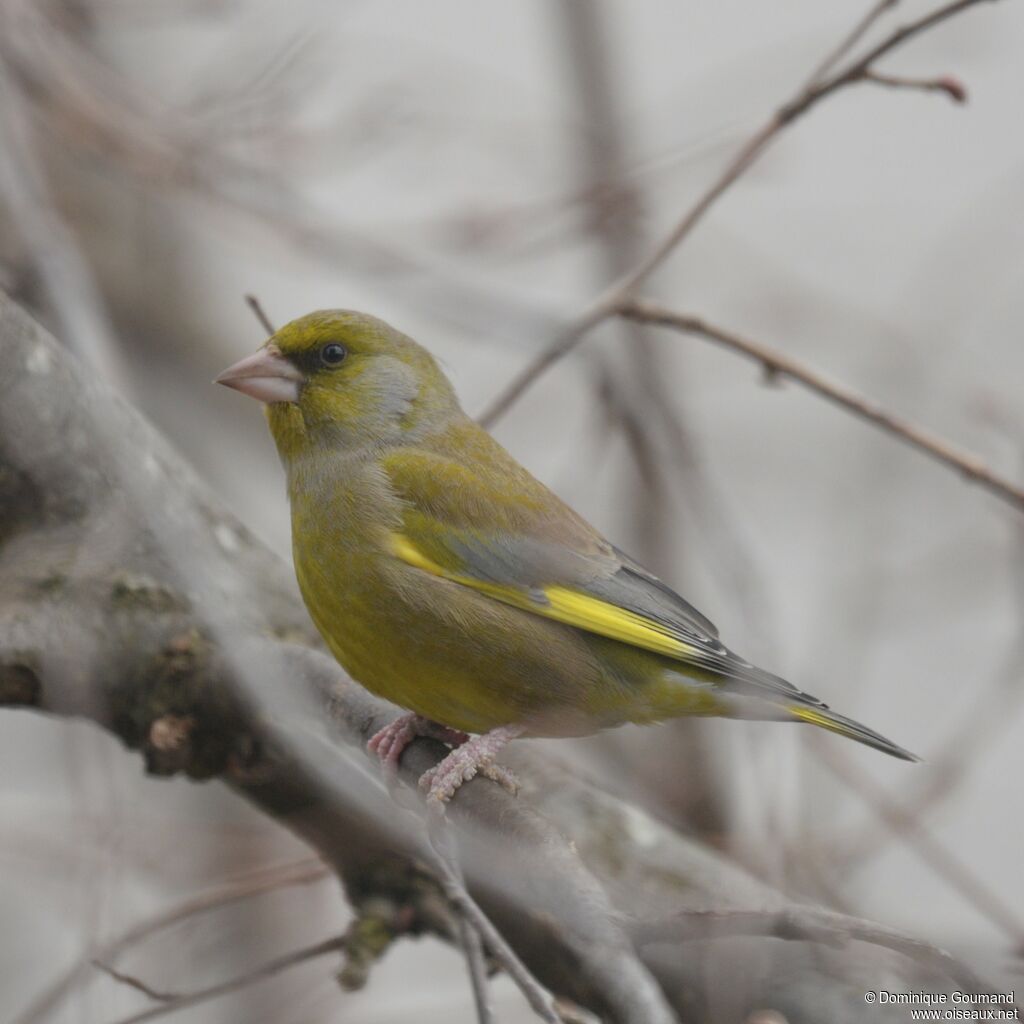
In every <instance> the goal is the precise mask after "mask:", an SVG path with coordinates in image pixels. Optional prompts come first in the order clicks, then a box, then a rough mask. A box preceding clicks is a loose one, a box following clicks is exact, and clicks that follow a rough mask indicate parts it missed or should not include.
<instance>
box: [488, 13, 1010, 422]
mask: <svg viewBox="0 0 1024 1024" xmlns="http://www.w3.org/2000/svg"><path fill="white" fill-rule="evenodd" d="M983 2H985V3H991V2H995V0H956V2H954V3H949V4H946V5H945V6H943V7H940V8H938V9H937V10H934V11H932V12H931V13H930V14H927V15H924V16H922V17H920V18H918V19H917V20H916V21H913V22H910V23H909V24H907V25H904V26H903V27H901V28H898V29H896V30H895V31H894V32H893V33H892V34H891V35H889V36H888V37H886V38H885V39H884V40H883V41H882V42H881V43H879V44H878V45H877V46H875V47H873V48H872V49H871V50H869V51H868V53H867V54H865V55H864V56H863V57H861V58H859V59H857V60H855V61H853V62H852V63H850V64H849V65H848V66H847V67H845V68H843V69H841V70H839V71H836V72H835V73H834V74H833V75H832V76H831V77H829V78H824V79H821V78H818V77H817V75H818V74H819V72H815V76H814V77H812V79H811V82H810V84H808V85H806V86H804V87H803V88H801V89H800V90H799V92H798V93H797V94H796V95H795V96H794V97H793V98H792V99H790V100H789V101H787V102H786V103H784V104H783V105H782V106H781V107H779V108H778V110H776V111H775V113H774V114H773V115H772V116H771V117H770V118H769V119H768V120H767V121H766V122H765V124H764V125H762V127H761V128H760V129H758V131H757V132H755V133H754V135H752V136H751V137H750V138H749V139H748V140H747V142H746V143H745V144H744V145H743V147H742V148H741V149H740V151H739V152H738V153H737V154H736V155H735V156H734V157H733V159H732V160H731V161H730V162H729V163H728V164H727V165H726V167H725V169H724V170H723V171H722V172H721V174H720V175H719V176H718V177H717V178H716V179H715V181H714V182H713V183H712V184H711V186H710V187H709V188H708V189H707V190H706V191H705V192H704V193H703V194H702V195H701V196H700V198H699V199H698V200H697V202H696V203H694V205H693V206H692V207H691V208H690V209H689V210H688V211H687V212H686V213H685V214H684V216H683V217H682V218H681V219H680V220H679V221H678V222H677V223H676V225H675V226H674V227H673V228H672V230H671V231H669V232H668V234H666V235H665V237H664V238H663V239H662V240H661V242H659V243H658V245H657V246H655V248H654V249H653V250H652V251H651V252H650V253H649V254H648V256H647V257H646V258H645V259H643V260H642V261H641V262H640V263H639V264H637V266H635V267H634V268H633V269H632V270H629V271H627V272H626V273H625V274H623V275H622V276H621V277H619V278H618V279H617V280H615V281H613V282H612V283H611V284H610V285H609V286H608V287H607V288H606V289H605V291H604V292H602V293H601V294H600V295H599V296H598V297H597V298H596V299H594V301H593V302H592V303H591V304H590V305H589V306H588V307H587V308H586V310H585V311H584V312H583V313H581V314H580V315H579V316H578V317H577V318H576V319H575V320H573V321H572V322H571V323H569V324H568V325H567V326H566V327H565V328H563V330H562V331H560V332H559V334H558V335H557V336H556V337H555V338H554V339H553V340H552V341H551V342H550V344H548V345H547V346H546V347H545V348H544V349H543V350H542V351H541V352H540V354H539V355H537V356H536V357H535V358H534V359H533V360H531V362H530V363H529V364H528V365H527V366H526V367H525V368H524V369H523V370H522V371H521V372H520V373H519V374H518V375H517V376H516V377H514V378H513V379H512V381H511V382H510V383H509V384H508V385H507V386H506V387H505V389H504V390H503V391H502V392H501V393H500V394H499V395H498V397H497V398H495V399H494V401H493V402H492V403H491V405H490V406H488V407H487V409H486V410H485V411H484V412H483V414H482V415H481V416H480V422H481V423H482V424H484V425H485V426H489V425H491V424H493V423H494V422H496V421H497V420H498V419H499V418H500V417H501V416H503V415H504V414H505V413H506V412H507V411H508V410H509V408H510V407H511V406H512V405H513V404H514V403H515V402H516V401H517V400H518V399H519V398H520V397H521V396H522V394H523V393H524V392H525V391H526V390H527V389H528V388H530V387H531V386H532V385H533V384H534V383H535V382H536V381H537V380H538V379H539V378H540V377H541V376H542V375H543V374H544V373H545V372H546V371H547V370H549V369H550V368H551V367H552V366H553V365H554V364H555V363H557V362H559V361H560V360H561V359H563V358H564V357H565V356H566V355H568V354H569V353H570V352H571V351H572V350H573V349H574V348H576V346H577V345H578V344H579V343H580V342H581V341H582V340H583V338H584V337H585V336H586V335H587V334H588V333H589V332H590V331H591V329H592V328H594V327H596V326H597V325H598V324H600V323H602V322H603V321H605V320H607V319H608V318H609V317H611V316H614V315H615V314H616V313H618V312H619V310H620V309H622V308H623V307H624V306H625V305H627V304H628V303H629V302H630V301H631V300H632V299H634V298H635V297H636V293H637V289H638V288H639V287H640V285H641V284H643V283H644V281H646V280H647V279H648V278H649V277H650V276H651V275H652V274H653V273H654V272H655V271H656V270H657V269H658V268H659V267H660V266H661V265H662V264H663V263H664V262H665V261H666V260H667V259H668V257H669V256H670V255H671V254H672V253H673V252H674V251H675V250H676V249H677V248H678V247H679V246H680V245H681V244H682V242H683V241H685V240H686V238H688V237H689V235H690V234H691V233H692V231H693V230H694V228H696V227H697V225H698V224H699V223H700V222H701V221H702V220H703V219H704V216H705V214H707V212H708V211H709V210H710V209H711V208H712V207H713V206H714V205H715V203H716V202H717V201H718V200H719V199H720V198H721V197H722V195H724V194H725V193H726V192H727V191H728V190H729V188H730V187H731V186H732V185H733V184H735V182H736V181H737V180H738V179H739V178H741V177H742V176H743V175H744V174H745V173H746V172H747V171H748V170H749V169H750V167H752V166H753V165H754V163H756V162H757V160H758V159H759V158H760V156H761V155H762V153H764V152H765V150H766V149H767V148H768V147H769V145H770V144H771V143H772V142H774V141H775V139H776V137H777V136H778V135H779V134H781V132H782V131H783V130H784V129H785V128H787V127H788V126H789V125H791V124H793V122H795V121H797V120H798V119H799V118H801V117H803V115H805V114H807V113H808V112H809V111H811V110H812V109H813V108H814V107H816V106H817V105H818V104H819V103H820V102H821V101H822V100H823V99H825V97H827V96H830V95H832V93H834V92H837V91H838V90H840V89H843V88H845V87H846V86H849V85H855V84H857V83H858V82H863V81H866V80H868V78H869V77H870V73H871V72H872V71H873V65H874V64H875V62H876V61H878V60H879V59H880V58H881V57H883V56H885V55H886V54H887V53H890V52H891V51H892V50H894V49H896V48H897V47H899V46H901V45H902V44H904V43H906V42H908V41H909V40H911V39H913V38H914V37H915V36H917V35H919V34H920V33H922V32H925V31H927V30H928V29H930V28H933V27H934V26H935V25H938V24H940V23H941V22H943V21H945V20H947V19H948V18H951V17H953V16H954V15H956V14H960V13H961V12H963V11H965V10H967V9H968V8H970V7H974V6H976V5H977V4H979V3H983ZM882 10H884V5H881V4H879V5H877V6H876V8H875V9H874V10H873V11H872V12H869V14H868V16H867V17H866V18H865V19H862V21H861V22H860V23H858V26H857V27H855V29H854V31H853V32H852V33H851V34H850V35H849V36H848V37H847V39H846V40H844V42H843V43H842V44H840V46H839V48H838V49H837V50H836V51H835V53H834V55H833V56H832V57H830V58H829V59H828V60H826V61H825V62H824V63H823V64H822V65H821V67H822V68H826V69H827V68H828V67H830V66H832V64H833V62H834V61H835V60H841V59H842V57H843V56H845V54H846V53H847V52H848V51H849V49H850V47H852V46H853V45H855V44H856V42H857V41H858V40H859V39H860V38H861V35H862V34H863V32H864V31H866V30H867V28H869V27H870V25H871V24H873V23H874V21H875V20H876V18H877V16H878V15H879V14H881V13H882ZM946 91H947V92H949V91H950V90H949V89H946Z"/></svg>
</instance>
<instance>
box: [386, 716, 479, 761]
mask: <svg viewBox="0 0 1024 1024" xmlns="http://www.w3.org/2000/svg"><path fill="white" fill-rule="evenodd" d="M417 736H429V737H430V738H431V739H434V740H440V741H441V742H442V743H447V744H449V745H450V746H452V747H458V746H461V745H462V744H463V743H465V742H466V741H467V740H468V739H469V736H467V735H466V733H464V732H459V731H458V729H449V728H448V726H446V725H440V724H439V723H437V722H432V721H430V719H429V718H423V717H422V716H420V715H401V716H400V717H398V718H396V719H395V720H394V721H393V722H391V723H390V724H388V725H385V726H384V728H383V729H381V730H380V732H377V733H374V735H373V736H372V737H370V740H369V742H368V743H367V744H366V749H367V750H369V751H370V753H371V754H376V755H377V756H378V757H379V758H380V762H381V764H382V765H383V766H384V768H385V770H386V771H391V772H394V771H396V770H397V768H398V759H399V758H400V757H401V756H402V751H403V750H405V748H406V747H407V746H409V744H410V743H412V741H413V740H414V739H416V737H417ZM441 763H442V764H443V763H444V762H443V761H442V762H441Z"/></svg>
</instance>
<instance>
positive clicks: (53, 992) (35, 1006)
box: [12, 857, 330, 1024]
mask: <svg viewBox="0 0 1024 1024" xmlns="http://www.w3.org/2000/svg"><path fill="white" fill-rule="evenodd" d="M329 875H330V872H329V871H328V869H327V868H326V867H325V866H324V864H323V862H322V861H321V860H319V859H318V858H315V857H306V858H303V859H302V860H300V861H296V862H294V863H292V864H284V865H281V866H275V867H273V868H270V869H264V870H261V871H258V872H254V873H251V874H247V875H244V876H241V877H239V878H236V879H232V880H231V881H229V882H228V883H226V884H225V885H223V886H221V887H220V888H218V889H215V890H213V891H211V892H208V893H202V894H200V895H199V896H196V897H193V898H192V899H190V900H186V901H185V902H184V903H180V904H178V905H177V906H175V907H172V908H171V909H170V910H165V911H161V912H160V913H158V914H155V915H154V916H153V917H151V918H148V919H147V920H145V921H142V922H140V923H139V924H137V925H134V926H132V927H131V928H129V929H128V930H127V931H126V932H124V933H122V934H121V935H120V936H118V937H117V938H116V939H113V940H112V941H110V942H107V943H105V944H104V945H103V946H101V947H100V948H99V949H96V950H94V951H92V954H91V956H88V955H87V956H85V957H83V958H81V959H80V960H79V961H78V962H77V963H76V964H74V965H73V966H72V967H71V968H70V969H68V970H67V971H66V972H65V973H64V974H63V975H62V976H61V977H59V978H57V979H56V980H55V981H54V982H53V983H52V984H50V985H49V986H48V987H47V989H46V990H45V991H44V992H41V993H40V994H39V995H38V996H37V997H36V998H35V999H34V1000H33V1002H32V1004H31V1005H30V1006H28V1007H26V1008H25V1009H24V1010H23V1011H22V1013H21V1014H20V1015H19V1016H18V1017H17V1018H16V1019H15V1021H13V1022H12V1024H34V1022H35V1021H39V1020H43V1019H44V1018H45V1017H47V1016H49V1015H51V1014H52V1013H53V1011H54V1010H55V1009H56V1008H57V1007H58V1006H60V1004H61V1003H62V1002H63V1001H64V1000H65V999H66V998H67V996H68V995H70V993H71V992H72V991H73V990H74V988H75V986H76V985H78V984H80V983H82V982H83V981H85V980H86V979H88V978H89V977H90V976H91V974H92V969H91V968H92V965H93V963H94V962H95V961H96V960H99V961H102V962H104V963H109V962H110V961H112V960H115V959H116V958H117V957H118V956H120V955H121V953H123V952H124V951H125V950H126V949H129V948H130V947H134V946H136V945H138V944H139V943H140V942H142V941H143V940H145V939H148V938H150V937H152V936H153V935H155V934H157V933H158V932H161V931H164V930H165V929H167V928H170V927H172V926H173V925H176V924H178V923H180V922H181V921H185V920H187V919H189V918H191V917H194V916H196V915H198V914H204V913H207V912H209V911H211V910H215V909H217V908H219V907H224V906H227V905H229V904H231V903H237V902H238V901H240V900H244V899H249V898H250V897H252V896H256V895H259V894H260V893H265V892H271V891H273V890H276V889H283V888H285V887H287V886H292V885H309V884H311V883H313V882H319V881H322V880H323V879H324V878H327V877H329Z"/></svg>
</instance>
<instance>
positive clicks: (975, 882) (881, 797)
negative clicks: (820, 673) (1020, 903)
mask: <svg viewBox="0 0 1024 1024" xmlns="http://www.w3.org/2000/svg"><path fill="white" fill-rule="evenodd" d="M812 749H813V750H814V752H815V753H816V754H817V755H818V756H819V758H820V759H821V760H822V761H823V762H824V764H825V766H826V767H827V768H828V769H829V771H831V772H832V773H833V774H834V775H835V776H836V777H837V778H838V779H840V780H841V781H842V782H844V783H845V784H846V785H847V786H849V787H850V788H851V789H852V790H853V791H854V792H855V793H857V794H859V795H860V796H861V798H862V799H864V800H865V801H866V802H867V803H868V804H869V805H870V806H871V808H872V809H873V810H874V811H875V812H876V813H877V814H878V815H879V816H880V817H881V818H882V819H883V821H885V823H886V824H887V825H888V826H889V827H890V828H892V829H894V830H895V831H896V832H898V833H899V834H900V836H901V838H902V839H903V840H904V841H905V842H906V843H907V845H908V846H910V847H912V848H913V849H914V850H916V851H917V853H918V854H919V855H920V856H921V858H922V859H923V860H924V861H925V863H926V864H928V865H929V866H930V867H931V868H933V869H934V871H935V872H936V874H938V875H939V876H940V877H941V878H943V879H945V880H946V882H948V883H949V885H950V886H951V887H952V888H953V889H955V890H956V891H957V892H958V893H960V895H961V896H962V897H963V898H964V899H965V900H967V901H968V903H970V905H971V906H972V907H974V909H975V910H977V912H978V913H979V914H981V915H982V916H983V917H985V918H986V919H987V920H988V921H990V922H991V923H992V924H993V925H995V926H996V927H997V928H998V929H999V930H1000V931H1002V932H1004V933H1005V934H1006V935H1007V936H1008V937H1009V939H1010V941H1011V942H1012V943H1013V946H1014V948H1015V949H1018V950H1020V949H1024V924H1022V923H1021V921H1019V920H1018V918H1017V917H1016V915H1015V914H1013V913H1012V912H1011V911H1010V909H1009V908H1008V907H1007V906H1006V902H1005V900H1004V899H1002V898H1001V897H1000V896H999V895H998V894H997V893H995V892H994V891H993V890H992V889H991V888H989V886H988V885H986V884H985V883H984V882H983V881H982V880H981V879H980V878H979V877H978V876H977V875H976V874H974V872H972V871H971V870H970V868H968V867H967V865H966V864H964V863H963V862H962V861H960V860H959V859H957V858H956V857H955V856H954V855H953V854H952V853H950V851H949V850H947V849H946V848H945V847H944V846H943V845H942V844H941V843H940V842H939V841H938V840H937V839H936V838H935V836H934V835H932V833H931V832H930V831H929V830H928V829H927V828H925V826H924V825H923V824H922V823H921V822H920V821H919V820H918V819H917V817H916V816H915V815H914V814H913V813H911V812H910V811H908V810H907V809H905V808H904V807H901V806H900V804H899V803H897V802H896V801H895V800H893V799H892V798H891V797H890V796H889V794H888V793H886V792H885V790H884V789H882V788H881V787H880V786H878V785H876V784H875V783H873V782H871V781H870V780H869V779H868V778H866V777H865V776H864V775H862V774H861V773H859V772H856V771H854V769H853V768H852V767H851V766H850V765H849V764H848V762H847V761H846V759H845V757H843V756H842V755H840V754H839V753H837V752H836V751H835V750H834V749H833V748H832V746H831V745H826V744H824V743H819V742H817V737H815V738H814V741H813V745H812Z"/></svg>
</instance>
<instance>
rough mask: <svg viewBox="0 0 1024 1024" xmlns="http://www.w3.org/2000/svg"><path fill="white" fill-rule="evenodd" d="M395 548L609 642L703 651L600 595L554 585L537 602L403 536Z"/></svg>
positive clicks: (429, 567) (675, 653)
mask: <svg viewBox="0 0 1024 1024" xmlns="http://www.w3.org/2000/svg"><path fill="white" fill-rule="evenodd" d="M391 550H392V552H393V553H394V555H395V556H396V557H397V558H400V559H401V560H402V561H403V562H406V563H407V564H408V565H412V566H415V567H416V568H417V569H422V570H423V571H424V572H429V573H432V574H433V575H434V576H441V577H443V578H444V579H447V580H452V581H453V582H454V583H460V584H462V585H463V586H467V587H471V588H472V589H474V590H478V591H480V592H481V593H483V594H486V595H487V596H488V597H492V598H494V599H495V600H496V601H501V602H503V603H504V604H508V605H512V606H513V607H515V608H521V609H523V610H524V611H528V612H531V613H533V614H534V615H541V616H543V617H545V618H548V619H554V620H555V621H556V622H561V623H564V624H565V625H567V626H575V627H576V628H577V629H583V630H586V631H587V632H588V633H596V634H598V635H599V636H605V637H608V639H609V640H620V641H622V642H623V643H627V644H632V645H633V646H634V647H642V648H644V649H645V650H648V651H654V652H655V653H657V654H665V655H668V656H669V657H670V658H686V657H688V656H692V655H695V654H698V653H699V652H698V650H697V648H695V647H693V646H691V645H690V644H687V643H684V642H682V641H681V640H679V639H678V638H677V637H675V636H674V635H673V634H672V633H671V632H670V631H669V630H668V629H666V628H665V627H664V626H662V625H661V624H660V623H658V622H655V621H654V620H653V619H648V618H645V617H644V616H643V615H637V614H636V612H631V611H629V610H628V609H626V608H620V607H619V606H618V605H615V604H609V603H608V602H607V601H602V600H601V598H599V597H594V596H592V595H590V594H584V593H581V592H580V591H578V590H572V589H570V588H569V587H560V586H557V585H550V586H546V587H541V588H540V594H542V595H543V598H544V600H538V599H536V598H535V597H533V596H531V594H530V593H529V592H527V591H523V590H520V589H518V588H516V587H509V586H503V585H502V584H500V583H488V582H487V581H485V580H478V579H474V578H473V577H471V576H464V575H462V574H461V573H457V572H451V571H449V570H448V569H445V568H444V567H442V566H440V565H438V564H437V563H436V562H435V561H433V559H431V558H429V557H427V556H426V555H425V554H423V552H422V551H420V549H419V548H417V547H416V545H415V544H414V543H413V542H412V541H411V540H410V539H409V538H408V537H406V536H405V535H404V534H400V533H393V534H392V535H391Z"/></svg>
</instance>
